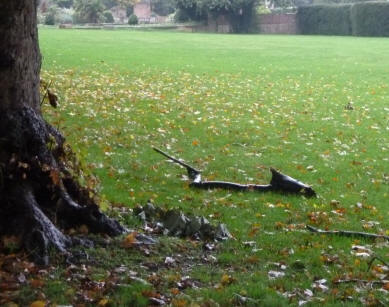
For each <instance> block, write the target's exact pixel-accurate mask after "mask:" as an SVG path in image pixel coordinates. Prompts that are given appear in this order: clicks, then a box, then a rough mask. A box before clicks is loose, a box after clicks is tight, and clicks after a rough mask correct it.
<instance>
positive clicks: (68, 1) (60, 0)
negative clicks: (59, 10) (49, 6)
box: [54, 0, 73, 8]
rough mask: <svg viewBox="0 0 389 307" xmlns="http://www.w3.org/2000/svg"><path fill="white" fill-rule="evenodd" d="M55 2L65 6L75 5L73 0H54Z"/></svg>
mask: <svg viewBox="0 0 389 307" xmlns="http://www.w3.org/2000/svg"><path fill="white" fill-rule="evenodd" d="M54 3H55V4H56V5H58V6H59V7H64V8H71V7H72V6H73V0H54Z"/></svg>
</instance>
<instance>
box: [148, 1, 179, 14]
mask: <svg viewBox="0 0 389 307" xmlns="http://www.w3.org/2000/svg"><path fill="white" fill-rule="evenodd" d="M151 10H152V11H153V12H155V13H156V14H158V15H160V16H167V15H170V14H172V13H174V11H175V2H174V0H151Z"/></svg>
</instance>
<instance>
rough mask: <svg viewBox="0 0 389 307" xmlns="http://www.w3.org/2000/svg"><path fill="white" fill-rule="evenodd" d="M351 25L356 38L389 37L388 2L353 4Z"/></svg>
mask: <svg viewBox="0 0 389 307" xmlns="http://www.w3.org/2000/svg"><path fill="white" fill-rule="evenodd" d="M351 24H352V34H353V35H356V36H389V2H365V3H356V4H354V5H353V6H352V9H351Z"/></svg>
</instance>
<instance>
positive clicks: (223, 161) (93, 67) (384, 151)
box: [16, 28, 389, 306]
mask: <svg viewBox="0 0 389 307" xmlns="http://www.w3.org/2000/svg"><path fill="white" fill-rule="evenodd" d="M39 35H40V44H41V52H42V54H43V72H42V78H43V79H44V80H46V81H52V88H53V90H54V91H55V92H56V93H57V94H58V96H59V107H58V109H52V108H50V106H48V104H45V106H44V113H45V114H46V116H47V118H48V120H49V121H50V122H51V123H54V125H56V126H58V127H59V128H60V129H61V130H62V131H63V132H64V134H65V135H66V136H67V139H68V141H69V143H70V144H71V145H72V146H73V147H74V149H75V151H76V152H77V153H78V154H79V156H80V157H82V159H83V161H84V163H85V165H86V166H87V168H88V169H89V170H91V171H92V172H93V173H94V174H96V175H97V176H98V177H99V179H100V181H101V193H102V194H103V195H104V199H105V200H106V202H110V203H113V204H114V205H115V206H116V207H118V206H119V207H120V206H122V205H124V206H125V207H129V208H133V207H135V206H136V205H137V204H141V205H144V204H145V203H146V202H147V200H151V201H152V202H154V203H155V204H156V205H157V206H161V207H163V208H180V209H181V210H183V211H184V212H186V213H193V214H196V215H202V216H205V217H207V218H208V219H209V220H210V221H211V223H224V224H226V225H227V227H228V229H229V230H230V232H231V233H232V234H233V236H234V238H235V239H234V240H229V241H226V242H222V243H217V244H216V245H215V249H214V250H212V251H204V250H203V247H202V243H201V242H200V243H199V242H196V241H191V240H188V239H184V240H181V239H177V238H169V237H161V238H159V241H160V243H158V244H157V245H156V246H153V247H151V248H150V250H149V251H148V253H146V252H145V251H144V250H142V249H138V248H129V249H123V248H121V247H120V240H122V239H118V240H117V241H113V242H112V243H111V245H112V246H111V247H110V248H97V249H95V250H91V251H88V253H89V256H90V259H91V260H90V261H86V260H85V265H84V266H83V267H76V268H75V269H74V270H79V271H77V272H78V273H80V272H81V273H80V274H82V275H83V276H84V278H88V280H89V281H90V283H91V284H92V283H94V285H95V284H97V285H101V284H104V285H105V286H102V288H101V289H98V288H97V286H95V287H92V289H90V288H88V287H86V286H85V285H84V281H83V279H77V278H67V276H68V275H67V274H68V271H69V268H66V267H62V266H59V267H58V268H56V269H54V268H51V270H52V271H50V272H53V273H51V274H49V277H44V278H43V277H42V279H43V280H44V283H43V284H42V285H40V286H39V287H31V286H26V287H25V288H23V290H22V291H24V292H23V293H24V294H23V295H24V298H23V299H22V297H21V296H20V297H19V298H18V299H17V300H16V301H17V302H19V303H22V304H25V303H31V302H32V301H34V300H39V299H42V295H43V293H44V295H45V296H44V300H46V301H50V302H51V303H52V304H70V303H73V304H75V303H77V302H78V303H80V302H81V303H85V302H86V304H90V305H96V304H97V303H100V304H101V305H104V304H105V305H107V306H108V305H112V306H117V305H121V306H137V305H139V306H141V305H147V304H149V298H150V297H154V298H162V299H163V300H165V301H166V302H169V303H170V304H172V305H173V306H232V305H239V304H240V303H242V302H241V301H242V300H243V299H242V297H245V298H248V299H247V300H248V301H247V302H246V304H248V305H256V306H283V305H285V306H286V305H289V304H292V305H298V304H302V303H304V302H308V303H307V304H308V305H312V306H314V305H317V304H319V303H321V304H325V305H327V306H337V305H339V306H343V305H347V306H354V305H355V306H358V305H361V304H371V305H379V304H384V305H387V304H389V299H388V297H389V296H388V290H389V283H388V282H386V283H385V282H381V283H376V284H374V286H372V284H371V283H368V282H355V280H356V279H358V280H365V281H371V280H380V279H382V278H383V279H389V277H388V276H387V274H389V268H388V267H387V266H385V265H384V262H383V261H381V260H375V261H374V262H373V264H372V265H371V266H369V261H370V260H371V259H373V256H374V255H377V256H379V257H380V258H381V259H382V260H385V259H386V261H389V260H388V259H389V245H388V244H387V243H386V242H385V241H380V240H376V241H372V240H367V239H361V238H348V237H338V236H325V235H317V234H312V233H309V232H307V231H306V230H305V225H307V224H308V225H312V226H315V227H319V228H322V229H329V230H336V229H344V230H354V231H363V232H372V233H379V234H389V211H388V205H389V201H388V200H389V88H388V86H389V53H388V52H387V51H388V50H389V39H386V38H358V37H323V36H315V37H314V36H261V35H215V34H194V33H193V34H192V33H173V32H136V31H94V30H58V29H46V28H42V29H40V32H39ZM152 146H156V147H159V148H161V149H163V150H165V151H167V152H170V153H171V154H173V155H174V156H177V157H180V158H182V159H184V160H185V161H186V162H188V163H189V164H192V165H194V166H195V167H197V168H200V169H202V170H204V172H203V176H204V177H206V178H208V179H210V180H211V179H212V180H226V181H234V182H242V183H262V184H266V183H268V182H269V179H270V172H269V170H268V168H269V167H270V166H272V167H275V168H277V169H279V170H281V171H282V172H284V173H286V174H288V175H290V176H292V177H294V178H297V179H299V180H301V181H303V182H305V183H308V184H312V185H313V187H314V189H315V190H316V192H317V193H318V195H319V197H318V198H314V199H305V198H303V197H299V196H292V195H280V194H275V193H274V194H260V193H236V192H229V191H222V190H213V191H204V190H193V189H191V188H189V186H188V183H187V181H185V180H184V177H183V175H185V171H184V170H183V169H180V168H179V167H177V166H176V165H174V164H171V163H167V162H166V160H165V159H164V158H163V157H162V156H160V155H158V154H157V153H155V152H154V151H153V150H152V148H151V147H152ZM118 212H119V211H118V210H116V211H115V212H114V214H116V215H118V218H121V219H122V220H124V221H126V222H127V223H128V227H130V228H137V227H141V226H142V225H140V223H139V222H138V221H137V220H136V219H135V218H133V217H131V216H126V215H121V216H119V213H118ZM138 231H141V230H139V229H138ZM145 254H146V255H145ZM363 256H367V257H363ZM166 257H172V258H174V259H175V260H176V262H175V263H174V264H171V265H170V264H166V261H165V260H166ZM150 263H156V264H157V266H151V265H149V264H150ZM121 266H123V267H125V268H126V269H125V270H124V271H123V272H126V273H125V274H116V275H115V272H118V267H121ZM82 270H84V271H82ZM115 270H116V271H115ZM129 272H130V273H129ZM131 274H132V275H131ZM117 275H119V276H117ZM113 276H114V277H115V278H118V280H116V279H115V284H120V285H119V286H117V285H116V286H115V287H113V286H112V287H108V286H107V285H108V284H109V282H110V281H112V280H113ZM131 276H132V277H131ZM133 276H136V277H137V278H138V279H136V278H133ZM186 276H187V280H190V282H187V286H182V284H183V278H184V277H185V278H186ZM130 277H131V278H130ZM344 279H354V282H347V283H338V281H339V280H344ZM142 280H143V281H146V282H144V283H142V282H141V281H142ZM99 283H100V284H99ZM88 291H89V292H88ZM59 293H60V294H59ZM88 299H89V301H88ZM240 300H241V301H240ZM242 304H243V303H242Z"/></svg>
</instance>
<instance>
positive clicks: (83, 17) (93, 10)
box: [74, 0, 105, 23]
mask: <svg viewBox="0 0 389 307" xmlns="http://www.w3.org/2000/svg"><path fill="white" fill-rule="evenodd" d="M74 10H75V19H76V22H77V23H99V22H103V21H104V19H105V18H104V14H103V12H104V10H105V8H104V5H103V3H102V1H101V0H75V1H74Z"/></svg>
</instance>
